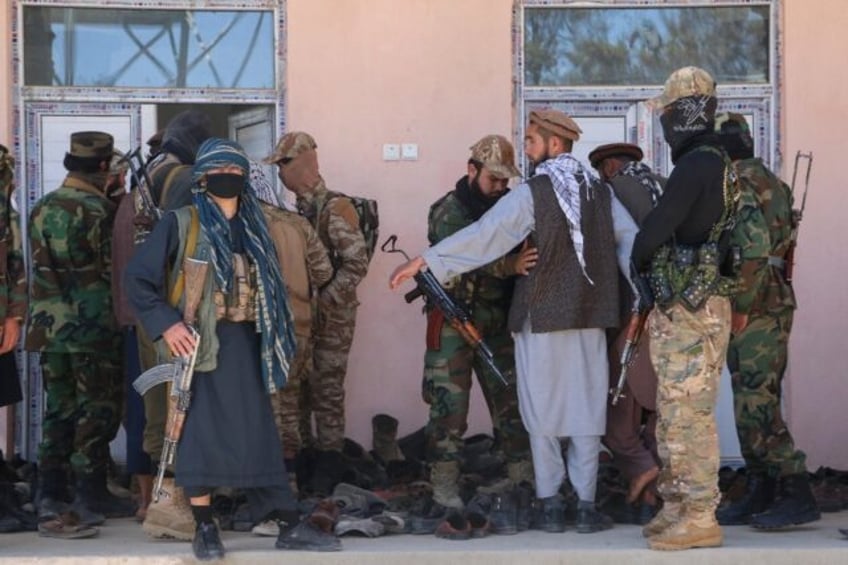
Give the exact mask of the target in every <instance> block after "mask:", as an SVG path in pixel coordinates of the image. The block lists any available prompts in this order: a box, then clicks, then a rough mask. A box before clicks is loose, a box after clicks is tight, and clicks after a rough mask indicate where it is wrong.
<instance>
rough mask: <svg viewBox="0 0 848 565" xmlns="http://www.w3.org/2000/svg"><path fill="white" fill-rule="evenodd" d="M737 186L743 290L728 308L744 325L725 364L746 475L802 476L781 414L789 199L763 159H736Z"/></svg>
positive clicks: (789, 295) (787, 325)
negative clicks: (784, 263) (744, 318)
mask: <svg viewBox="0 0 848 565" xmlns="http://www.w3.org/2000/svg"><path fill="white" fill-rule="evenodd" d="M736 172H737V174H738V176H739V178H740V181H741V186H742V190H743V192H742V195H743V201H742V208H741V211H740V212H741V213H740V217H739V220H738V221H739V223H740V226H741V227H743V228H744V229H743V232H740V233H739V236H740V237H739V240H738V241H737V243H738V244H740V245H741V246H742V259H743V269H742V275H743V283H744V288H745V289H746V290H745V292H743V293H741V294H739V295H737V296H736V297H735V299H734V302H733V308H734V311H735V312H738V313H742V314H748V325H747V326H746V327H745V329H744V330H743V331H742V332H741V333H739V334H738V335H735V336H733V339H732V340H731V342H730V349H729V351H728V357H727V364H728V368H729V369H730V372H731V374H732V383H733V401H734V407H735V412H736V430H737V433H738V434H739V445H740V447H741V449H742V456H743V457H744V458H745V464H746V465H747V467H748V471H749V472H752V473H757V474H763V475H770V476H772V477H778V476H784V475H794V474H798V473H805V472H806V466H805V459H806V458H805V455H804V453H803V452H802V451H800V450H797V449H795V444H794V443H793V441H792V436H791V435H790V434H789V430H788V428H787V427H786V423H785V422H784V420H783V417H782V415H781V410H780V390H781V384H782V381H783V373H784V371H785V370H786V357H787V349H788V345H789V332H790V331H791V329H792V317H793V314H794V310H795V307H796V303H795V293H794V292H793V291H792V287H791V286H790V284H789V283H788V282H786V279H785V278H784V276H783V269H782V268H781V267H782V265H780V264H779V263H781V262H782V261H783V257H784V256H785V255H786V251H787V250H788V249H789V243H790V237H791V232H792V193H791V192H790V190H789V187H788V186H787V185H786V184H785V183H783V182H782V181H781V180H780V179H778V178H777V177H776V176H775V175H774V174H773V173H772V172H771V171H769V170H768V169H766V167H765V165H764V164H763V162H762V160H761V159H758V158H755V159H744V160H739V161H736ZM734 235H736V234H734Z"/></svg>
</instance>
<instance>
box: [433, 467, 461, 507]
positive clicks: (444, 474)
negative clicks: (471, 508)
mask: <svg viewBox="0 0 848 565" xmlns="http://www.w3.org/2000/svg"><path fill="white" fill-rule="evenodd" d="M430 484H431V485H432V486H433V500H434V501H436V503H437V504H440V505H442V506H444V507H445V508H456V509H459V510H462V508H463V507H464V506H465V504H464V503H463V502H462V499H461V498H460V497H459V462H458V461H438V462H436V463H432V464H431V465H430Z"/></svg>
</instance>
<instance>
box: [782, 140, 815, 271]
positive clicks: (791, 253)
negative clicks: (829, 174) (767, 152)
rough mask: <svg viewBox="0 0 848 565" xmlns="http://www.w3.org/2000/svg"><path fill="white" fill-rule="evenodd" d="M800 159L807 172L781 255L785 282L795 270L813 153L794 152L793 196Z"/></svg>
mask: <svg viewBox="0 0 848 565" xmlns="http://www.w3.org/2000/svg"><path fill="white" fill-rule="evenodd" d="M801 159H806V160H807V172H806V174H805V175H804V196H803V197H802V198H801V208H795V209H793V210H792V233H791V236H790V238H789V249H787V250H786V254H785V255H784V256H783V261H784V268H783V276H784V278H785V279H786V282H788V283H791V282H792V273H793V271H794V270H795V269H794V267H795V246H796V245H797V244H798V228H799V227H800V226H801V219H802V218H803V217H804V208H805V207H806V206H807V191H808V190H809V189H810V170H811V169H812V168H813V153H812V152H809V153H801V152H800V151H798V153H796V154H795V167H794V168H793V169H792V186H791V187H790V190H791V191H792V196H793V197H794V196H795V177H796V176H797V175H798V161H800V160H801Z"/></svg>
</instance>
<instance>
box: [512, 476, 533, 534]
mask: <svg viewBox="0 0 848 565" xmlns="http://www.w3.org/2000/svg"><path fill="white" fill-rule="evenodd" d="M513 492H514V493H515V502H516V512H515V523H516V526H517V527H518V531H519V532H524V531H527V530H529V529H530V522H531V521H532V520H533V487H531V486H530V485H528V484H527V483H522V484H520V485H517V486H516V487H515V490H514V491H513Z"/></svg>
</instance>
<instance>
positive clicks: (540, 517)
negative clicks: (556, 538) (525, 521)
mask: <svg viewBox="0 0 848 565" xmlns="http://www.w3.org/2000/svg"><path fill="white" fill-rule="evenodd" d="M534 525H535V529H537V530H542V531H544V532H548V533H552V534H558V533H562V532H564V531H565V501H564V500H563V499H562V497H561V496H559V495H554V496H549V497H547V498H540V499H538V500H537V501H536V516H535V520H534Z"/></svg>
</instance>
